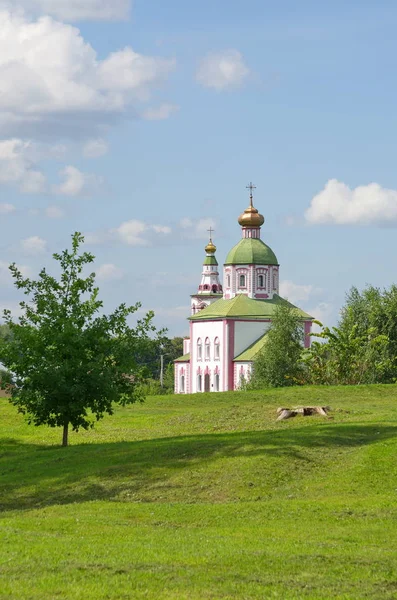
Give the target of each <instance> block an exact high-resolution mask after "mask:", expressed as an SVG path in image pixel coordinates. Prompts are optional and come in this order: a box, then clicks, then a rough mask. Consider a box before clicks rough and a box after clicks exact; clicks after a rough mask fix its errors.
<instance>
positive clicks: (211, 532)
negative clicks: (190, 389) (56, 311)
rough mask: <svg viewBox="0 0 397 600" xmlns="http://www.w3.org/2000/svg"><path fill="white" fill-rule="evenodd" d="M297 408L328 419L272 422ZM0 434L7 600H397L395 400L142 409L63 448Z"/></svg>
mask: <svg viewBox="0 0 397 600" xmlns="http://www.w3.org/2000/svg"><path fill="white" fill-rule="evenodd" d="M300 404H323V405H324V404H327V405H330V406H331V407H332V408H333V411H332V413H331V414H332V419H324V418H322V417H306V418H302V417H297V418H295V419H291V420H290V421H285V422H280V423H276V422H275V410H276V408H277V407H278V406H295V405H300ZM0 427H1V430H0V436H1V440H0V442H1V443H0V510H1V514H0V599H1V600H3V599H11V598H12V599H14V598H18V599H29V600H36V599H37V600H49V599H51V600H52V599H54V598H62V599H64V598H65V599H76V600H77V599H79V600H80V599H81V598H84V599H85V600H91V599H92V600H94V599H95V600H101V599H116V598H117V599H118V598H120V599H121V598H122V599H127V598H128V599H129V598H132V599H135V598H150V599H151V598H153V599H178V600H179V599H189V600H196V599H218V598H219V599H229V598H243V599H245V598H247V599H249V598H258V599H263V598H280V599H283V600H284V599H285V600H291V599H301V598H302V599H306V598H311V599H316V600H317V599H328V598H329V599H331V598H332V599H355V600H356V599H360V598H370V599H374V600H375V599H376V600H378V599H379V598H382V599H389V598H390V599H392V598H393V599H394V598H396V597H397V565H396V550H395V549H396V547H397V526H396V523H397V461H396V459H397V436H396V434H397V386H368V387H354V388H353V387H352V388H348V387H343V388H342V387H339V388H336V387H335V388H330V387H329V388H295V389H287V390H276V391H267V392H261V393H252V392H251V393H234V394H228V393H225V394H208V395H204V394H200V395H195V396H186V397H183V396H167V397H157V398H148V399H147V401H146V402H145V404H143V405H135V406H131V407H128V408H124V409H119V410H117V413H116V414H115V416H114V417H109V418H106V419H105V420H104V421H102V422H101V423H99V424H98V425H97V427H96V429H95V430H92V431H89V432H82V433H78V434H76V433H73V434H72V435H71V444H72V446H71V447H69V448H66V449H65V448H61V447H60V446H59V445H58V444H59V442H60V437H61V432H60V431H58V430H51V429H47V428H44V427H41V428H34V427H29V426H27V425H26V424H25V422H24V420H23V417H21V416H20V415H18V414H17V413H16V411H15V409H14V408H13V407H12V406H10V405H9V404H8V403H7V401H6V400H5V399H0Z"/></svg>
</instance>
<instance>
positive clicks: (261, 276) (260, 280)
mask: <svg viewBox="0 0 397 600" xmlns="http://www.w3.org/2000/svg"><path fill="white" fill-rule="evenodd" d="M263 284H264V277H263V275H258V287H260V288H263V287H264V285H263Z"/></svg>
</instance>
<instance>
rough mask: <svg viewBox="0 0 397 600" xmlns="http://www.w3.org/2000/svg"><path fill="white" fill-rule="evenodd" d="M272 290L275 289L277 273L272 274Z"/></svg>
mask: <svg viewBox="0 0 397 600" xmlns="http://www.w3.org/2000/svg"><path fill="white" fill-rule="evenodd" d="M273 289H274V290H276V289H277V271H274V272H273Z"/></svg>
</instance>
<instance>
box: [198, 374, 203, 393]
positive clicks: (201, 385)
mask: <svg viewBox="0 0 397 600" xmlns="http://www.w3.org/2000/svg"><path fill="white" fill-rule="evenodd" d="M197 391H198V392H202V391H203V378H202V376H201V374H200V373H199V374H198V375H197Z"/></svg>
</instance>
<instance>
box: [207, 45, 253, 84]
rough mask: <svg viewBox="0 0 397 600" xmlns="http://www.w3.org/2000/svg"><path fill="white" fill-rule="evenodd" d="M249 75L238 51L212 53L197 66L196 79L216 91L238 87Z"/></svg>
mask: <svg viewBox="0 0 397 600" xmlns="http://www.w3.org/2000/svg"><path fill="white" fill-rule="evenodd" d="M249 74H250V70H249V68H248V67H247V65H246V64H245V62H244V59H243V56H242V54H241V53H240V52H238V50H225V51H223V52H218V53H217V52H214V53H211V54H208V55H207V56H206V57H205V58H203V59H202V60H201V62H200V64H199V67H198V70H197V73H196V79H197V81H198V83H200V84H201V85H203V86H205V87H208V88H214V89H215V90H217V91H223V90H227V89H233V88H237V87H240V86H241V85H242V84H243V83H244V81H245V80H246V79H247V77H248V75H249Z"/></svg>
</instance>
